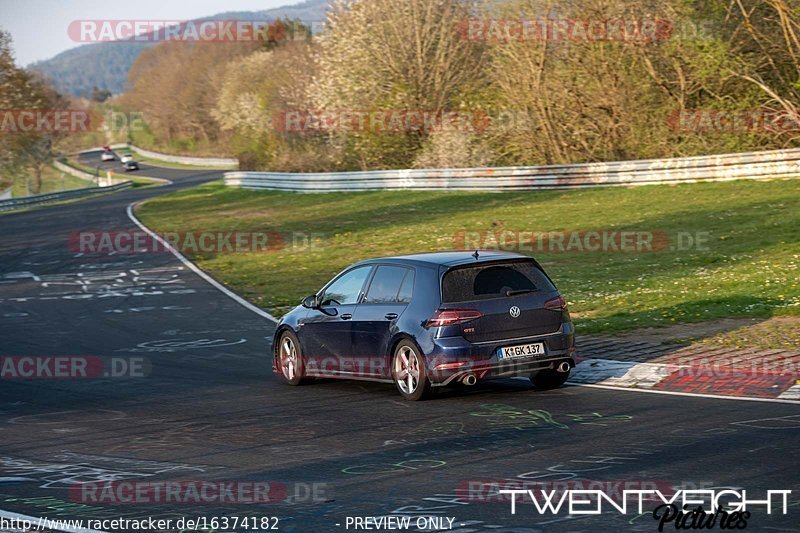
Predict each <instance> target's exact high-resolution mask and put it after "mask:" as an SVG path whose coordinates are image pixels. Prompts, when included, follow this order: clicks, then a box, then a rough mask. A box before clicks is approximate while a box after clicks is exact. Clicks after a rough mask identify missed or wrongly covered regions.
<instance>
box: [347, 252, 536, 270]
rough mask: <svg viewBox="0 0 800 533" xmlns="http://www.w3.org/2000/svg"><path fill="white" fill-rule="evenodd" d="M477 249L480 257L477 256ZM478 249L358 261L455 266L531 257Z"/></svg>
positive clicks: (362, 262)
mask: <svg viewBox="0 0 800 533" xmlns="http://www.w3.org/2000/svg"><path fill="white" fill-rule="evenodd" d="M476 251H477V253H478V257H477V258H476V257H475V252H476ZM476 251H449V252H428V253H421V254H410V255H397V256H392V257H376V258H374V259H367V260H366V261H361V262H360V263H357V264H359V265H369V264H375V263H394V264H402V265H410V266H415V265H418V266H432V267H439V266H445V267H454V266H461V265H467V264H470V263H476V264H477V263H486V262H489V261H501V260H503V259H531V257H529V256H527V255H522V254H518V253H514V252H504V251H499V250H476Z"/></svg>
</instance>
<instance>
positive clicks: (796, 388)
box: [778, 383, 800, 400]
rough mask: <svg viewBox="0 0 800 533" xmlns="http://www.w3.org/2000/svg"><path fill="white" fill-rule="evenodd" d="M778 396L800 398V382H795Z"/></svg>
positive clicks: (788, 398) (791, 398)
mask: <svg viewBox="0 0 800 533" xmlns="http://www.w3.org/2000/svg"><path fill="white" fill-rule="evenodd" d="M778 398H781V399H784V400H800V383H799V384H794V385H792V386H791V387H789V388H788V389H786V390H785V391H783V393H782V394H781V395H779V396H778Z"/></svg>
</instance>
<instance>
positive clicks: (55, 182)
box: [12, 166, 92, 198]
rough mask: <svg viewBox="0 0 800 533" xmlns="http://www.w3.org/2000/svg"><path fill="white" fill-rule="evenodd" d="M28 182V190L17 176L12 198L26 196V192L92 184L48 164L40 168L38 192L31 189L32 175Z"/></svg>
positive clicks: (53, 190) (84, 186)
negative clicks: (40, 181) (40, 175)
mask: <svg viewBox="0 0 800 533" xmlns="http://www.w3.org/2000/svg"><path fill="white" fill-rule="evenodd" d="M29 184H30V187H31V190H30V192H29V191H28V188H27V187H26V186H25V180H24V179H22V178H19V179H17V180H15V181H14V185H13V189H12V192H13V195H14V198H20V197H22V196H27V195H28V194H44V193H49V192H59V191H67V190H70V189H84V188H86V187H91V186H92V183H91V182H90V181H88V180H84V179H81V178H76V177H75V176H70V175H69V174H67V173H65V172H61V171H60V170H58V169H56V168H53V167H49V166H45V167H44V169H43V170H42V187H41V190H39V191H38V192H34V191H33V189H32V188H33V177H31V178H30V179H29Z"/></svg>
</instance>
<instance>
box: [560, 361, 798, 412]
mask: <svg viewBox="0 0 800 533" xmlns="http://www.w3.org/2000/svg"><path fill="white" fill-rule="evenodd" d="M569 382H570V383H572V384H574V385H588V386H599V387H607V388H623V389H635V390H640V391H643V392H644V391H648V392H662V393H666V394H669V393H674V394H684V395H692V396H710V397H718V398H737V399H753V400H766V401H770V400H771V401H779V402H781V403H800V375H798V373H797V372H796V371H790V370H783V371H782V370H760V369H750V368H743V367H738V368H737V367H728V366H707V365H680V364H670V363H637V362H630V361H613V360H608V359H578V364H577V365H576V366H575V368H574V369H573V370H572V373H571V374H570V378H569Z"/></svg>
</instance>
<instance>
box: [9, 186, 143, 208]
mask: <svg viewBox="0 0 800 533" xmlns="http://www.w3.org/2000/svg"><path fill="white" fill-rule="evenodd" d="M132 186H133V183H132V182H130V181H124V182H122V183H118V184H116V185H111V186H109V187H86V188H84V189H72V190H68V191H61V192H51V193H44V194H33V195H31V196H23V197H22V198H12V199H10V200H0V211H9V210H11V209H20V208H22V207H31V206H35V205H41V204H48V203H52V202H60V201H62V200H72V199H74V198H83V197H87V196H93V195H96V194H104V193H107V192H116V191H122V190H125V189H130V188H131V187H132Z"/></svg>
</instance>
